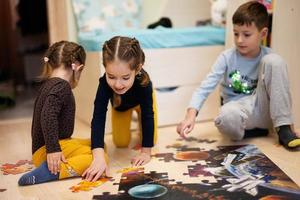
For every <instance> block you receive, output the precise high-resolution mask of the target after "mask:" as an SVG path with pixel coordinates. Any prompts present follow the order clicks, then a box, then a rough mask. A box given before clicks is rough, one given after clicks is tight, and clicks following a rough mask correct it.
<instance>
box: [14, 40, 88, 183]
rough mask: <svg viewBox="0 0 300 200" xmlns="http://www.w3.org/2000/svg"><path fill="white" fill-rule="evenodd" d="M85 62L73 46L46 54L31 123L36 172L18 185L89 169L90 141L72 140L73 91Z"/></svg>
mask: <svg viewBox="0 0 300 200" xmlns="http://www.w3.org/2000/svg"><path fill="white" fill-rule="evenodd" d="M85 58H86V54H85V51H84V49H83V47H82V46H80V45H78V44H76V43H73V42H67V41H60V42H57V43H54V44H53V45H52V46H51V47H50V48H49V49H48V50H47V52H46V54H45V57H44V62H45V65H44V72H43V74H42V75H41V80H42V85H41V87H40V89H39V92H38V95H37V98H36V100H35V105H34V113H33V120H32V132H31V136H32V154H33V156H32V159H33V163H34V165H35V166H36V169H34V170H33V171H31V172H29V173H27V174H24V175H23V176H22V177H21V178H20V180H19V185H31V184H37V183H43V182H47V181H52V180H58V179H63V178H67V177H72V176H80V175H81V174H82V173H83V171H84V170H85V169H86V168H87V167H88V166H89V165H90V163H91V161H92V154H91V147H90V140H83V139H74V138H72V139H71V136H72V134H73V129H74V118H75V100H74V96H73V92H72V89H73V88H75V87H76V85H77V83H78V81H79V78H80V74H81V72H82V70H83V69H84V64H85Z"/></svg>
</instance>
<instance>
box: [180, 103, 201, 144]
mask: <svg viewBox="0 0 300 200" xmlns="http://www.w3.org/2000/svg"><path fill="white" fill-rule="evenodd" d="M197 112H198V111H196V110H195V109H193V108H190V109H188V111H187V114H186V116H185V119H184V120H183V121H182V122H180V124H178V125H177V133H178V134H179V135H180V136H181V137H183V138H186V134H188V133H190V132H191V131H192V130H193V128H194V126H195V119H196V115H197Z"/></svg>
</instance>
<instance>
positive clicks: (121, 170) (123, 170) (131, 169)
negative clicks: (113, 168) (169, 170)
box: [117, 167, 144, 174]
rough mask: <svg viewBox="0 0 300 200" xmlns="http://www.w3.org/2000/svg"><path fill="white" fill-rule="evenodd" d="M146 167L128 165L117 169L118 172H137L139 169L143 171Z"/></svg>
mask: <svg viewBox="0 0 300 200" xmlns="http://www.w3.org/2000/svg"><path fill="white" fill-rule="evenodd" d="M143 170H144V167H126V168H123V169H120V170H118V171H117V173H122V174H124V173H137V172H139V171H143Z"/></svg>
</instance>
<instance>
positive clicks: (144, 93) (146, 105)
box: [91, 74, 154, 149]
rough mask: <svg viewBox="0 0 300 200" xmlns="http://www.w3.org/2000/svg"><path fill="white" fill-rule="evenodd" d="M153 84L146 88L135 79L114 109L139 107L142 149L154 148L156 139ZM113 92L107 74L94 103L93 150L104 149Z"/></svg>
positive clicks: (100, 80)
mask: <svg viewBox="0 0 300 200" xmlns="http://www.w3.org/2000/svg"><path fill="white" fill-rule="evenodd" d="M152 92H153V88H152V82H151V81H149V83H148V84H147V85H146V86H142V85H141V84H140V80H139V78H137V77H136V78H135V80H134V83H133V86H132V87H131V88H130V89H129V90H128V91H127V92H126V93H125V94H122V95H120V96H121V104H120V105H119V106H117V107H115V108H114V109H115V110H117V111H121V112H122V111H126V110H128V109H130V108H133V107H135V106H137V105H140V108H141V117H142V133H143V137H142V138H143V139H142V147H153V138H154V111H153V97H152ZM113 94H114V92H113V90H112V89H111V87H110V86H109V85H108V83H107V81H106V74H104V75H103V76H102V77H101V78H100V79H99V86H98V90H97V94H96V98H95V102H94V113H93V119H92V123H91V125H92V133H91V138H92V149H94V148H99V147H100V148H104V130H105V120H106V113H107V106H108V102H109V100H111V104H112V105H113V101H112V98H113Z"/></svg>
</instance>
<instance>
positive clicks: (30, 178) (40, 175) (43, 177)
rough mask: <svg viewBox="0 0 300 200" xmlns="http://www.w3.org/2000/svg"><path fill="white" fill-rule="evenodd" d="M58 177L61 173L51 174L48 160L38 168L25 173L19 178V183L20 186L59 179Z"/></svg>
mask: <svg viewBox="0 0 300 200" xmlns="http://www.w3.org/2000/svg"><path fill="white" fill-rule="evenodd" d="M58 178H59V173H58V174H56V175H54V174H51V172H50V171H49V169H48V166H47V162H43V163H42V164H41V165H40V166H39V167H38V168H36V169H34V170H32V171H31V172H28V173H26V174H24V175H23V176H22V177H21V178H20V179H19V182H18V183H19V185H20V186H23V185H33V184H38V183H44V182H48V181H54V180H58Z"/></svg>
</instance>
